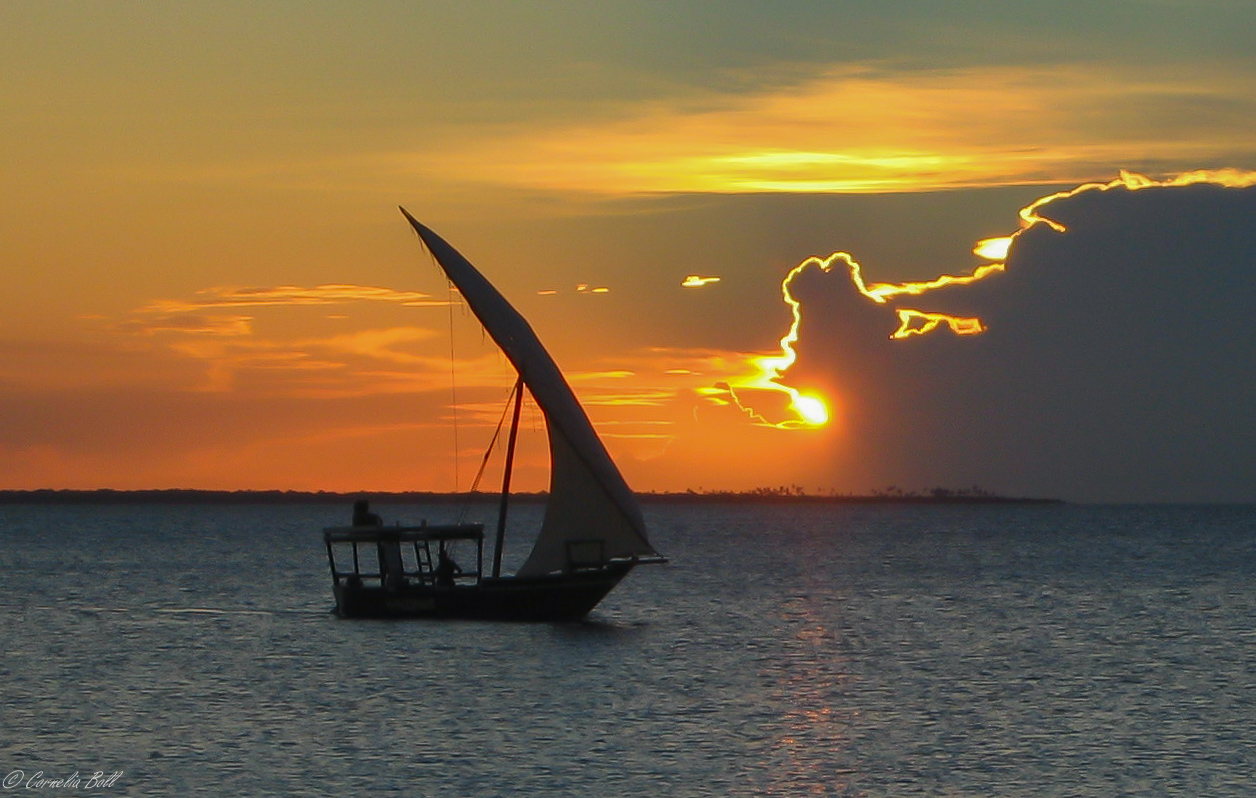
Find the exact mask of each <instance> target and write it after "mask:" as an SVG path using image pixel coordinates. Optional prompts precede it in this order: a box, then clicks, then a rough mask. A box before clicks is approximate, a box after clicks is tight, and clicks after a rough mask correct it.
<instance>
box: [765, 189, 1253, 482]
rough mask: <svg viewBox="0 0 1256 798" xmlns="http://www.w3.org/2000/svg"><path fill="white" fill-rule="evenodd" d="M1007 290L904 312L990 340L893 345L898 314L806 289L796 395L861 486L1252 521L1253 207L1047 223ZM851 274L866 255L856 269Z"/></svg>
mask: <svg viewBox="0 0 1256 798" xmlns="http://www.w3.org/2000/svg"><path fill="white" fill-rule="evenodd" d="M1045 213H1046V215H1047V216H1049V217H1051V218H1053V219H1055V220H1057V221H1060V222H1062V223H1063V224H1065V225H1066V226H1067V227H1068V230H1067V232H1065V233H1057V232H1054V231H1052V230H1051V229H1049V228H1048V227H1047V226H1045V225H1039V226H1036V227H1034V228H1032V229H1030V230H1028V231H1026V232H1024V233H1023V234H1022V235H1021V236H1020V237H1019V238H1018V239H1017V241H1016V243H1015V245H1014V247H1013V249H1012V251H1011V253H1010V255H1009V259H1008V268H1007V271H1006V272H1005V273H1003V274H1000V275H996V276H994V277H991V278H989V279H987V280H986V281H983V282H981V283H978V284H975V285H970V286H957V287H951V288H947V289H941V290H938V291H934V292H931V293H929V294H926V295H925V296H922V297H908V298H907V299H905V300H904V301H902V302H901V303H899V304H901V306H903V307H911V308H917V309H920V310H927V311H939V312H947V313H952V314H956V315H963V316H978V317H980V318H982V319H983V320H984V321H985V322H986V324H987V326H988V330H987V332H986V333H984V334H982V335H979V336H973V337H963V338H961V337H957V336H955V335H952V334H951V333H949V332H947V331H945V330H939V331H936V332H934V333H932V334H929V335H926V336H918V337H914V338H912V339H909V340H905V341H891V340H889V339H888V337H887V336H888V334H889V333H890V332H892V331H893V329H894V328H895V326H896V324H895V319H894V315H893V312H892V310H889V309H887V308H884V307H880V306H877V305H874V304H872V303H870V302H868V301H867V300H865V299H863V298H862V297H860V296H858V295H857V294H856V293H855V290H854V288H853V287H852V286H851V285H850V283H849V281H848V279H847V275H846V274H845V273H844V272H840V271H839V270H836V269H835V270H834V271H832V272H830V273H828V274H824V273H822V272H820V271H819V270H817V269H812V270H810V271H809V272H808V273H806V274H804V275H802V276H801V277H800V278H799V279H798V281H797V282H796V284H795V286H794V294H795V296H796V297H797V298H798V299H799V300H801V301H802V302H803V323H802V327H801V331H800V341H799V344H798V346H797V349H798V352H799V362H798V364H797V365H796V367H795V368H794V369H793V370H792V371H791V372H790V373H789V375H788V381H789V382H790V383H791V384H793V385H795V386H797V387H818V388H820V389H822V390H824V391H826V392H829V393H833V394H836V395H837V396H839V397H841V399H840V401H841V403H842V408H843V409H842V412H843V418H844V422H845V423H846V424H847V425H848V429H849V430H850V433H849V435H850V442H851V445H850V446H849V447H845V448H844V450H843V454H841V455H839V458H840V460H841V461H840V462H839V463H836V464H835V465H836V466H837V467H838V470H839V471H840V472H841V473H844V474H862V477H863V479H866V480H867V483H866V484H870V485H889V484H897V485H901V486H904V487H912V488H916V487H928V486H932V485H946V486H950V487H962V486H968V485H979V486H982V487H985V488H988V489H993V490H998V491H999V492H1003V493H1014V494H1024V495H1039V496H1058V497H1062V498H1066V499H1069V500H1075V501H1164V502H1170V501H1247V502H1251V501H1256V369H1253V364H1252V362H1251V361H1252V359H1253V355H1254V354H1256V324H1254V323H1253V315H1254V313H1256V189H1228V188H1221V187H1217V186H1211V185H1197V186H1190V187H1182V188H1152V189H1144V190H1140V191H1128V190H1125V189H1116V190H1112V191H1107V192H1088V193H1083V194H1078V195H1076V196H1073V197H1070V198H1067V199H1064V200H1059V201H1056V202H1054V203H1052V204H1051V205H1050V206H1048V208H1047V209H1046V211H1045ZM855 255H856V257H858V253H855Z"/></svg>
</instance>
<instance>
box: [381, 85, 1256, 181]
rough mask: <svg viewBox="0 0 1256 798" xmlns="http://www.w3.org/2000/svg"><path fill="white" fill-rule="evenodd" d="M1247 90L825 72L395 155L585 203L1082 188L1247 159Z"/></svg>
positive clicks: (1251, 96)
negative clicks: (755, 89)
mask: <svg viewBox="0 0 1256 798" xmlns="http://www.w3.org/2000/svg"><path fill="white" fill-rule="evenodd" d="M1253 124H1256V84H1253V82H1252V81H1251V80H1250V77H1249V76H1248V74H1247V73H1246V72H1245V71H1244V70H1242V69H1236V68H1235V66H1234V65H1233V64H1221V63H1218V64H1194V65H1190V66H1184V65H1181V64H1175V65H1174V66H1173V67H1172V68H1169V67H1164V68H1160V69H1155V68H1149V67H1146V66H1142V67H1139V69H1138V70H1136V71H1135V70H1131V69H1124V70H1123V69H1120V68H1118V67H1113V66H1108V65H1101V64H1098V63H1088V64H1077V65H1059V66H1051V67H1039V68H1026V67H1008V66H981V67H970V68H964V69H950V70H925V71H914V72H912V71H893V70H889V69H884V68H878V67H875V66H842V67H830V68H828V69H827V70H826V71H823V72H820V73H817V74H815V75H813V76H812V77H811V78H809V79H807V80H802V81H799V82H797V83H795V84H794V85H791V86H786V87H774V88H772V89H770V90H764V91H761V92H760V93H757V94H755V93H752V94H722V95H721V94H714V95H707V96H705V97H703V98H701V100H700V101H699V100H695V99H694V98H692V97H690V98H687V99H686V100H685V101H677V102H674V103H670V104H669V103H667V102H663V101H654V102H651V103H644V104H640V105H637V106H632V107H627V108H625V109H623V111H622V113H621V116H620V117H619V118H616V119H610V120H605V121H593V122H588V123H585V124H582V125H579V126H565V127H558V128H557V129H556V128H555V126H554V125H553V124H550V125H548V126H547V127H545V128H533V127H518V128H515V129H514V130H511V131H507V132H504V133H503V132H500V128H499V129H498V130H496V131H494V133H493V137H492V138H487V137H485V135H484V134H478V135H477V134H475V133H469V134H468V136H466V137H465V138H464V139H463V141H462V142H461V143H459V144H458V145H455V146H453V147H451V148H445V149H438V150H429V151H425V152H424V153H421V154H411V155H406V156H403V157H402V160H403V161H405V162H406V164H407V165H408V167H409V168H410V169H412V170H413V171H415V172H421V173H422V174H424V175H427V176H433V175H443V176H445V177H446V178H449V179H454V178H456V179H457V180H459V181H468V180H472V181H479V182H483V183H487V184H493V185H499V186H500V185H507V186H512V187H516V188H527V189H541V190H546V191H557V192H590V193H596V194H639V193H656V192H670V193H680V192H885V191H924V190H938V189H947V188H956V187H964V186H993V185H1012V184H1035V183H1039V184H1040V183H1062V182H1080V181H1081V180H1084V179H1086V177H1087V176H1089V175H1092V174H1095V173H1096V172H1104V171H1108V170H1110V169H1111V168H1112V164H1114V163H1131V162H1134V163H1137V164H1138V165H1139V166H1140V168H1143V169H1146V170H1151V171H1170V170H1172V169H1174V168H1175V167H1176V168H1181V165H1182V164H1187V163H1201V162H1210V161H1218V160H1220V161H1225V162H1231V163H1242V162H1248V163H1250V162H1252V160H1253V159H1254V158H1256V146H1254V145H1253V144H1252V139H1251V136H1250V134H1249V131H1250V129H1251V127H1252V126H1253Z"/></svg>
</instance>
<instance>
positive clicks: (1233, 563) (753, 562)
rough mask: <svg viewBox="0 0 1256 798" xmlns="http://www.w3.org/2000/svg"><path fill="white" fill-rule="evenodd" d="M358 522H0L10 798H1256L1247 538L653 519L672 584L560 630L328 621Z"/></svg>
mask: <svg viewBox="0 0 1256 798" xmlns="http://www.w3.org/2000/svg"><path fill="white" fill-rule="evenodd" d="M378 509H381V510H382V511H383V512H384V513H385V515H386V516H387V520H389V521H391V520H393V519H395V518H401V519H405V520H409V521H416V520H418V518H419V517H422V516H426V517H428V518H429V520H432V521H440V520H448V519H445V518H443V516H442V514H444V513H448V511H447V510H441V509H437V510H432V509H430V508H427V509H425V508H402V507H382V508H378ZM477 512H478V511H477ZM347 513H348V508H347V507H345V508H337V507H321V506H205V507H199V506H155V505H154V506H125V507H119V506H90V507H89V506H83V507H79V506H73V507H72V506H61V507H50V506H7V507H0V545H2V549H0V550H2V551H3V563H4V570H3V575H4V576H3V578H4V586H3V589H2V590H0V641H2V645H3V648H4V652H3V657H2V658H0V685H2V689H3V709H2V712H3V718H2V722H0V779H3V780H4V781H3V785H0V786H3V787H4V788H6V789H12V790H14V791H17V790H25V789H26V788H27V787H28V786H32V785H33V788H34V789H38V790H41V791H46V792H51V793H53V794H65V793H67V792H70V793H90V794H100V795H135V796H150V795H151V796H173V795H207V796H219V795H251V796H269V795H276V796H280V795H281V796H303V795H310V796H322V795H367V794H369V795H407V796H507V795H510V796H516V795H529V796H531V795H535V796H651V797H655V796H757V795H780V796H801V795H837V796H912V795H928V796H983V797H985V796H1104V798H1111V796H1125V795H1131V796H1132V795H1140V796H1142V795H1145V796H1169V795H1183V796H1210V797H1212V798H1215V797H1217V796H1250V795H1252V794H1253V790H1254V789H1256V788H1254V787H1253V785H1256V724H1254V723H1253V719H1254V718H1256V508H1250V507H1087V506H1067V505H1065V506H1016V507H996V506H968V507H963V506H954V507H951V506H922V507H907V506H902V507H898V506H870V507H842V506H812V505H807V506H754V505H722V506H692V507H689V506H684V507H680V506H660V505H652V506H647V507H646V516H647V520H648V522H649V523H650V528H651V536H652V539H653V541H654V542H655V544H656V546H657V547H658V548H659V550H660V551H662V552H663V553H665V554H666V555H667V556H669V557H670V559H671V563H670V564H669V565H666V566H662V567H651V568H640V569H637V570H636V571H634V572H633V573H632V574H631V575H629V577H628V578H627V579H626V580H625V581H624V582H623V583H622V584H621V585H620V587H619V588H618V589H617V590H616V591H614V592H613V593H612V594H611V595H610V596H609V597H608V598H607V600H606V601H605V602H603V604H602V605H601V606H600V607H599V608H598V609H597V610H596V611H595V612H594V614H593V615H592V616H590V618H589V620H588V621H587V622H584V623H577V624H557V625H527V624H494V623H472V622H431V621H426V622H425V621H403V622H386V621H346V620H340V619H337V618H336V617H334V616H333V615H332V614H330V612H329V609H330V606H331V595H330V578H329V576H328V574H327V564H326V560H325V552H324V550H323V548H322V541H321V536H320V532H321V528H322V527H323V526H326V525H330V524H338V523H343V521H344V519H345V517H347ZM536 514H537V510H536V508H528V507H524V508H521V510H520V523H521V524H526V523H527V522H528V521H529V520H534V517H535V516H536ZM529 516H531V517H532V518H529ZM515 549H519V550H518V551H516V550H515ZM523 553H524V551H523V549H522V548H521V547H520V546H515V547H512V548H511V550H510V551H509V552H508V561H509V560H510V558H515V560H516V561H517V559H518V558H519V557H521V556H522V554H523ZM96 774H100V775H99V777H97V782H95V783H93V782H92V781H91V779H92V778H93V777H94V776H95V775H96ZM55 780H61V781H62V782H64V783H63V784H62V785H61V786H58V784H57V782H56V781H55ZM101 782H106V783H104V784H101Z"/></svg>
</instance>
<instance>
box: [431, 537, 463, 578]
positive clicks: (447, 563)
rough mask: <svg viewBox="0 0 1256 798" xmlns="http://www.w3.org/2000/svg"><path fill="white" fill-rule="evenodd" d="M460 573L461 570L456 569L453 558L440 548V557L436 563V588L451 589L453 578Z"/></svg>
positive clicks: (456, 564) (456, 565)
mask: <svg viewBox="0 0 1256 798" xmlns="http://www.w3.org/2000/svg"><path fill="white" fill-rule="evenodd" d="M461 573H462V569H461V568H460V567H458V563H456V562H454V558H453V557H450V556H449V553H448V552H446V551H445V549H444V547H443V546H442V547H441V550H440V557H439V559H438V560H437V561H436V586H437V587H453V586H454V577H455V576H457V575H458V574H461Z"/></svg>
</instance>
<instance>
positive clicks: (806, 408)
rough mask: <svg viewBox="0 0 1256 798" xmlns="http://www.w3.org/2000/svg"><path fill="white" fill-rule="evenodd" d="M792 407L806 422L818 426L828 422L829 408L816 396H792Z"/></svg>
mask: <svg viewBox="0 0 1256 798" xmlns="http://www.w3.org/2000/svg"><path fill="white" fill-rule="evenodd" d="M793 407H794V410H796V411H797V412H798V415H800V416H802V418H803V420H804V421H806V422H807V423H808V424H811V425H813V426H816V427H819V426H823V425H824V424H827V423H828V422H829V408H828V406H827V405H825V404H824V400H823V399H821V398H820V397H818V396H806V395H804V394H799V395H798V396H796V397H794V401H793Z"/></svg>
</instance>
